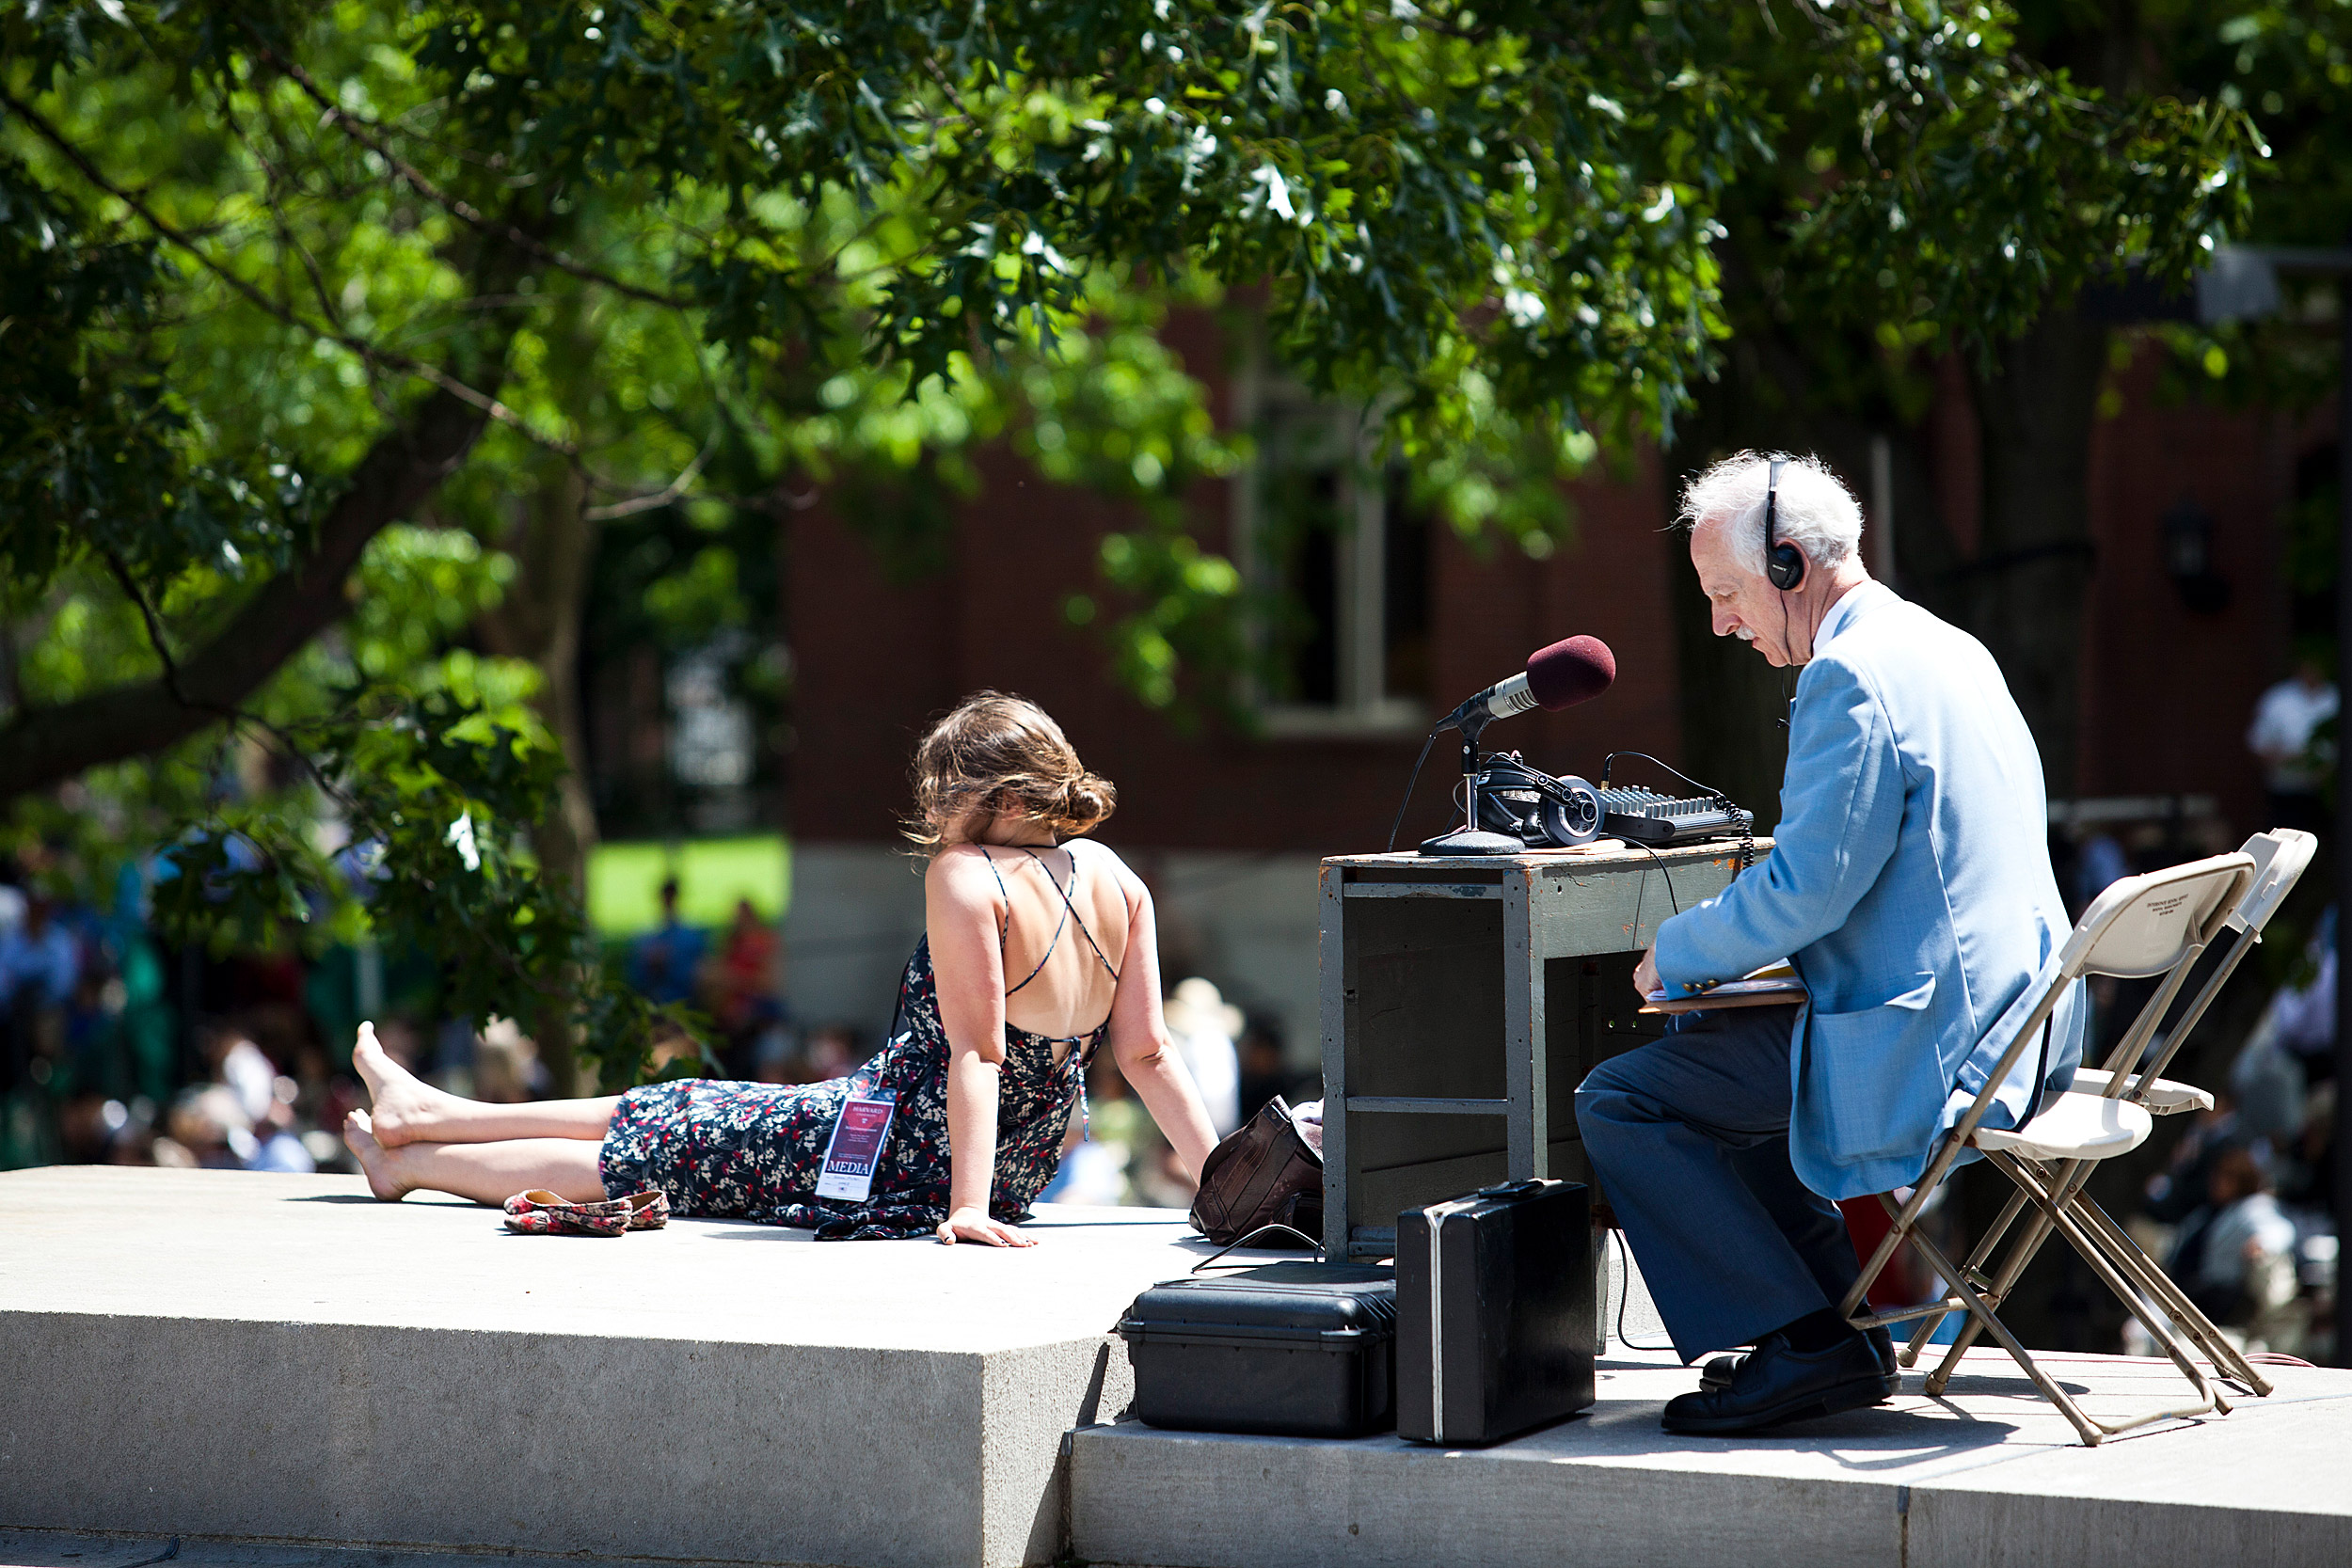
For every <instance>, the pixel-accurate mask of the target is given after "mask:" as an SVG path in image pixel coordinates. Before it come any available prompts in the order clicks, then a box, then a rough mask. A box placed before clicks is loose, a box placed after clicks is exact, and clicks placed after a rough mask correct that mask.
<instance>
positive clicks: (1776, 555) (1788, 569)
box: [1764, 457, 1805, 594]
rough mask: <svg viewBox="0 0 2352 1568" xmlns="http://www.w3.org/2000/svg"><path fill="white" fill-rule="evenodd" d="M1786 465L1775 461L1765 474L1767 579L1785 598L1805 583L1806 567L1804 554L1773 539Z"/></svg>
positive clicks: (1777, 524)
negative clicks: (1793, 589)
mask: <svg viewBox="0 0 2352 1568" xmlns="http://www.w3.org/2000/svg"><path fill="white" fill-rule="evenodd" d="M1787 461H1788V459H1787V458H1783V457H1775V458H1773V459H1772V467H1770V468H1767V469H1766V470H1765V473H1764V576H1765V577H1766V578H1769V579H1770V580H1771V582H1772V586H1773V587H1774V588H1777V589H1779V590H1780V591H1781V592H1782V593H1784V594H1785V593H1787V592H1788V590H1790V589H1791V588H1794V587H1796V586H1798V585H1799V584H1800V583H1802V582H1804V566H1805V562H1804V551H1803V550H1801V549H1799V548H1798V547H1797V546H1794V545H1784V544H1782V543H1781V542H1780V541H1779V540H1778V539H1777V538H1775V537H1774V535H1775V534H1777V533H1778V532H1779V530H1780V469H1781V465H1782V464H1784V463H1786V462H1787Z"/></svg>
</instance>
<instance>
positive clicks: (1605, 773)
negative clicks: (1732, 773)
mask: <svg viewBox="0 0 2352 1568" xmlns="http://www.w3.org/2000/svg"><path fill="white" fill-rule="evenodd" d="M1619 757H1639V758H1640V759H1641V760H1642V761H1644V762H1646V763H1648V764H1649V765H1650V766H1651V767H1652V768H1658V769H1660V770H1661V771H1662V772H1667V773H1672V774H1674V776H1675V777H1676V778H1677V779H1678V780H1680V781H1681V782H1682V783H1684V784H1689V785H1690V786H1691V787H1692V789H1695V790H1697V791H1698V792H1699V793H1700V794H1701V795H1720V794H1722V793H1723V791H1721V790H1719V789H1715V788H1713V787H1711V786H1709V785H1708V784H1701V783H1699V782H1698V780H1696V779H1694V778H1692V777H1691V775H1690V774H1688V773H1685V772H1682V771H1681V770H1679V769H1678V768H1668V767H1667V766H1666V765H1665V764H1664V763H1662V762H1661V761H1659V760H1658V759H1657V758H1656V757H1654V756H1651V755H1650V754H1649V753H1648V752H1610V753H1609V754H1608V755H1607V756H1605V757H1603V758H1601V759H1600V786H1601V788H1603V789H1607V788H1608V787H1609V770H1610V769H1611V768H1614V767H1616V766H1617V759H1618V758H1619Z"/></svg>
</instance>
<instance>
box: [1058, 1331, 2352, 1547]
mask: <svg viewBox="0 0 2352 1568" xmlns="http://www.w3.org/2000/svg"><path fill="white" fill-rule="evenodd" d="M2044 1364H2045V1366H2046V1367H2047V1368H2048V1369H2049V1370H2051V1371H2052V1372H2053V1374H2054V1375H2056V1376H2057V1377H2058V1380H2059V1382H2060V1383H2061V1384H2062V1385H2063V1386H2066V1387H2067V1388H2068V1389H2069V1391H2070V1392H2073V1393H2075V1394H2076V1395H2077V1397H2078V1398H2080V1399H2081V1401H2082V1402H2083V1404H2084V1406H2085V1408H2086V1409H2088V1410H2090V1412H2091V1413H2092V1414H2093V1415H2098V1416H2103V1417H2105V1418H2108V1419H2117V1418H2121V1417H2122V1415H2123V1414H2124V1413H2126V1412H2134V1411H2137V1410H2139V1409H2145V1408H2155V1407H2159V1406H2162V1405H2168V1404H2181V1403H2186V1402H2189V1401H2188V1400H2187V1399H2186V1398H2185V1397H2184V1396H2185V1391H2186V1387H2187V1386H2186V1384H2185V1382H2183V1381H2182V1380H2181V1379H2180V1378H2179V1376H2178V1374H2177V1373H2175V1372H2174V1371H2173V1370H2172V1369H2171V1367H2170V1365H2169V1363H2158V1362H2148V1361H2137V1360H2130V1359H2126V1358H2124V1357H2121V1356H2082V1355H2053V1356H2050V1357H2047V1358H2045V1361H2044ZM2267 1370H2268V1371H2269V1372H2270V1373H2271V1374H2272V1376H2273V1378H2274V1381H2275V1382H2276V1383H2277V1385H2278V1392H2277V1393H2275V1394H2274V1395H2272V1396H2271V1397H2270V1398H2269V1399H2266V1400H2252V1399H2248V1400H2243V1401H2238V1402H2235V1403H2236V1408H2235V1410H2234V1411H2233V1414H2231V1415H2229V1416H2227V1417H2225V1418H2217V1419H2216V1418H2208V1419H2205V1420H2202V1421H2198V1422H2176V1423H2172V1424H2170V1425H2169V1426H2161V1427H2154V1428H2150V1429H2148V1430H2147V1431H2145V1432H2144V1433H2135V1434H2132V1435H2130V1436H2128V1437H2125V1438H2122V1439H2110V1440H2109V1441H2107V1442H2106V1443H2105V1444H2102V1445H2101V1446H2100V1447H2099V1448H2097V1449H2085V1448H2082V1447H2081V1446H2079V1444H2078V1443H2077V1442H2076V1441H2075V1439H2074V1431H2073V1429H2072V1428H2071V1427H2069V1426H2068V1425H2067V1424H2066V1421H2065V1418H2063V1417H2061V1416H2060V1415H2058V1412H2057V1411H2056V1410H2055V1409H2053V1408H2052V1407H2051V1406H2050V1405H2049V1404H2048V1403H2046V1402H2043V1401H2042V1399H2041V1398H2040V1397H2039V1396H2038V1395H2037V1394H2036V1393H2035V1392H2034V1389H2033V1386H2032V1385H2031V1384H2030V1383H2028V1382H2027V1381H2026V1378H2025V1377H2024V1375H2023V1374H2022V1373H2021V1372H2020V1371H2019V1370H2018V1369H2017V1366H2016V1364H2015V1363H2014V1362H2012V1361H2010V1359H2009V1358H2008V1356H2006V1355H2005V1354H2002V1353H2000V1352H1999V1351H1997V1350H1996V1351H1990V1352H1972V1353H1970V1354H1969V1356H1968V1358H1967V1360H1966V1362H1965V1363H1964V1365H1963V1368H1962V1370H1961V1372H1960V1373H1959V1375H1958V1376H1956V1377H1955V1378H1954V1379H1953V1382H1952V1385H1951V1387H1950V1389H1949V1391H1948V1393H1947V1396H1946V1397H1945V1398H1942V1399H1933V1400H1931V1399H1929V1398H1927V1397H1926V1396H1925V1395H1924V1394H1923V1393H1922V1392H1921V1391H1920V1379H1919V1376H1918V1374H1916V1373H1912V1374H1907V1375H1906V1377H1905V1379H1904V1384H1905V1387H1904V1391H1903V1393H1901V1394H1900V1395H1899V1396H1898V1397H1897V1398H1896V1399H1894V1400H1893V1401H1891V1402H1889V1403H1888V1404H1887V1405H1884V1406H1880V1407H1877V1408H1873V1409H1868V1410H1859V1411H1853V1412H1851V1413H1849V1414H1847V1415H1844V1416H1840V1417H1837V1418H1833V1419H1830V1420H1822V1421H1812V1422H1806V1423H1804V1424H1801V1425H1796V1426H1791V1427H1788V1428H1784V1429H1782V1430H1781V1431H1780V1432H1776V1433H1770V1434H1767V1435H1764V1436H1758V1437H1746V1438H1736V1439H1697V1438H1687V1437H1685V1438H1677V1437H1674V1436H1670V1435H1668V1434H1667V1433H1665V1432H1664V1431H1662V1430H1661V1428H1660V1426H1659V1424H1658V1416H1659V1412H1660V1410H1661V1407H1662V1406H1663V1405H1664V1403H1665V1402H1666V1401H1667V1400H1668V1399H1671V1398H1672V1397H1673V1396H1674V1395H1676V1394H1678V1393H1682V1392H1685V1391H1687V1390H1689V1389H1690V1388H1692V1387H1694V1386H1696V1382H1697V1374H1696V1372H1695V1370H1692V1369H1687V1368H1684V1367H1682V1366H1680V1365H1679V1364H1678V1362H1677V1360H1676V1359H1675V1358H1674V1357H1673V1356H1672V1355H1671V1354H1644V1353H1638V1352H1625V1351H1618V1352H1615V1353H1613V1354H1612V1355H1611V1356H1610V1357H1609V1358H1608V1359H1606V1360H1605V1361H1604V1362H1603V1364H1602V1367H1601V1372H1600V1380H1599V1399H1598V1402H1597V1404H1596V1406H1595V1407H1594V1409H1593V1410H1592V1411H1591V1412H1590V1413H1589V1414H1587V1415H1584V1416H1581V1417H1579V1418H1576V1419H1574V1420H1571V1421H1567V1422H1565V1423H1563V1424H1561V1425H1558V1426H1554V1427H1551V1428H1549V1429H1547V1430H1544V1431H1541V1432H1537V1433H1533V1434H1530V1435H1528V1436H1526V1437H1522V1438H1519V1439H1518V1440H1517V1441H1514V1442H1510V1443H1506V1444H1502V1445H1500V1446H1498V1447H1495V1448H1491V1449H1433V1448H1424V1447H1422V1446H1421V1445H1418V1444H1411V1443H1405V1442H1402V1441H1400V1440H1398V1439H1397V1438H1395V1437H1394V1436H1387V1437H1373V1438H1364V1439H1359V1440H1358V1441H1355V1442H1322V1441H1311V1440H1304V1439H1292V1438H1268V1437H1231V1436H1216V1435H1206V1434H1195V1433H1170V1432H1159V1431H1155V1430H1153V1429H1152V1428H1150V1427H1147V1426H1143V1425H1140V1424H1137V1423H1136V1422H1133V1421H1120V1422H1118V1423H1115V1424H1111V1425H1105V1426H1097V1427H1094V1428H1091V1429H1089V1430H1087V1431H1084V1432H1081V1433H1077V1434H1076V1436H1075V1437H1074V1439H1073V1445H1072V1467H1071V1476H1070V1518H1071V1532H1072V1544H1073V1548H1074V1550H1075V1552H1076V1554H1077V1555H1078V1556H1079V1557H1080V1558H1082V1559H1085V1560H1089V1561H1091V1562H1094V1563H1098V1564H1107V1563H1118V1564H1122V1565H1126V1564H1133V1565H1149V1568H1325V1565H1330V1568H1340V1565H1345V1568H1425V1565H1427V1564H1431V1563H1477V1564H1480V1565H1481V1568H1520V1565H1524V1568H1556V1565H1558V1564H1560V1563H1564V1562H1573V1563H1575V1564H1576V1565H1577V1568H1653V1565H1655V1568H1692V1565H1697V1564H1726V1565H1747V1564H1763V1563H1788V1564H1792V1565H1794V1564H1802V1565H1804V1568H1839V1565H1845V1564H1852V1565H1856V1568H1861V1565H1868V1568H1897V1565H1899V1568H1981V1565H1982V1564H1986V1563H2004V1562H2013V1563H2042V1562H2063V1563H2067V1564H2070V1565H2072V1564H2084V1565H2092V1568H2171V1565H2174V1564H2178V1565H2180V1568H2216V1565H2217V1564H2223V1563H2241V1562H2244V1563H2254V1562H2260V1563H2264V1564H2265V1565H2281V1568H2284V1565H2298V1568H2299V1565H2303V1564H2310V1565H2312V1568H2320V1565H2328V1568H2342V1565H2343V1564H2344V1563H2346V1562H2352V1485H2347V1484H2346V1483H2345V1481H2344V1457H2345V1455H2346V1454H2348V1453H2352V1372H2345V1371H2338V1370H2297V1369H2292V1368H2276V1369H2267Z"/></svg>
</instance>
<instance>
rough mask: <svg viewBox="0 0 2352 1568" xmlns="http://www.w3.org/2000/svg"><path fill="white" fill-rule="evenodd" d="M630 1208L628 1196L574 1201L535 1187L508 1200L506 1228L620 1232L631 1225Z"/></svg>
mask: <svg viewBox="0 0 2352 1568" xmlns="http://www.w3.org/2000/svg"><path fill="white" fill-rule="evenodd" d="M631 1212H632V1211H631V1210H630V1208H629V1204H628V1199H627V1198H625V1197H614V1198H607V1199H605V1200H603V1201H602V1202H599V1203H573V1202H570V1201H568V1200H566V1199H565V1198H564V1196H562V1195H561V1194H559V1193H551V1192H548V1191H547V1190H546V1189H545V1188H542V1187H534V1188H532V1190H531V1191H530V1192H527V1193H516V1195H515V1196H513V1197H510V1198H508V1199H507V1200H506V1228H507V1229H509V1230H512V1231H514V1232H516V1234H517V1235H523V1236H618V1235H621V1234H622V1233H623V1232H625V1231H627V1230H628V1228H629V1216H630V1213H631Z"/></svg>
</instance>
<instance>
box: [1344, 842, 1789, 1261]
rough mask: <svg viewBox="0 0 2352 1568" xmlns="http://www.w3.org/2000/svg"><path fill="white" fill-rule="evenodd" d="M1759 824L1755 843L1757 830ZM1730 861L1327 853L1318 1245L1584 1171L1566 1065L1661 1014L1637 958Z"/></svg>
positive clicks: (1379, 1237) (1633, 1035)
mask: <svg viewBox="0 0 2352 1568" xmlns="http://www.w3.org/2000/svg"><path fill="white" fill-rule="evenodd" d="M1771 847H1772V841H1771V840H1770V839H1764V838H1759V839H1757V840H1756V855H1757V858H1758V859H1759V860H1761V859H1762V857H1763V856H1764V855H1765V854H1766V853H1767V852H1769V851H1770V849H1771ZM1739 863H1740V860H1739V848H1738V846H1737V845H1736V844H1724V843H1717V844H1704V845H1693V846H1691V847H1685V848H1679V849H1662V850H1660V851H1659V852H1658V854H1657V857H1656V858H1655V859H1653V858H1652V857H1651V856H1650V855H1649V854H1647V853H1645V851H1643V850H1641V849H1638V848H1632V847H1626V848H1622V849H1607V850H1599V851H1596V852H1589V853H1588V852H1584V851H1580V850H1573V849H1566V850H1562V849H1553V850H1541V851H1535V852H1531V853H1528V854H1522V855H1498V856H1492V857H1482V858H1472V857H1459V858H1455V857H1445V858H1425V857H1423V856H1421V855H1414V854H1394V855H1338V856H1334V857H1332V858H1330V859H1328V860H1327V861H1325V862H1324V863H1323V871H1322V905H1321V926H1322V937H1321V949H1320V963H1321V968H1322V986H1323V996H1322V1006H1321V1009H1320V1012H1321V1017H1322V1025H1323V1116H1324V1120H1323V1157H1324V1167H1323V1169H1324V1175H1323V1182H1324V1210H1323V1212H1324V1222H1323V1224H1324V1247H1325V1252H1326V1256H1327V1257H1330V1258H1334V1259H1338V1258H1348V1257H1357V1258H1366V1257H1369V1258H1384V1257H1387V1256H1389V1255H1390V1254H1391V1252H1393V1251H1394V1249H1395V1241H1396V1215H1397V1213H1398V1212H1399V1211H1400V1210H1404V1209H1408V1208H1417V1207H1419V1206H1421V1205H1422V1204H1426V1203H1434V1202H1437V1201H1438V1200H1439V1199H1441V1198H1447V1197H1453V1196H1457V1195H1459V1194H1462V1193H1467V1192H1471V1191H1474V1190H1475V1189H1477V1188H1479V1187H1483V1186H1488V1185H1491V1184H1493V1183H1495V1182H1498V1181H1504V1180H1514V1181H1516V1180H1525V1179H1527V1178H1530V1177H1540V1176H1557V1177H1565V1178H1567V1179H1569V1180H1588V1179H1589V1175H1590V1172H1589V1169H1588V1167H1587V1166H1586V1164H1585V1161H1584V1148H1583V1143H1582V1140H1581V1138H1579V1136H1578V1135H1577V1130H1576V1115H1575V1106H1574V1100H1573V1096H1574V1094H1575V1092H1576V1085H1578V1084H1580V1083H1581V1082H1582V1081H1583V1078H1584V1075H1585V1073H1587V1072H1589V1071H1591V1070H1592V1069H1593V1068H1594V1067H1595V1066H1596V1065H1597V1064H1598V1063H1600V1062H1601V1061H1603V1060H1606V1059H1607V1058H1608V1057H1610V1056H1613V1055H1615V1054H1617V1053H1619V1052H1621V1051H1626V1050H1630V1049H1631V1048H1632V1047H1634V1046H1636V1045H1638V1044H1640V1043H1641V1042H1642V1041H1643V1040H1645V1039H1650V1038H1654V1037H1656V1036H1657V1035H1658V1034H1659V1033H1660V1031H1661V1022H1662V1021H1661V1020H1660V1019H1658V1018H1656V1017H1649V1018H1642V1017H1639V1016H1637V1008H1638V1006H1639V1005H1640V1004H1639V1002H1638V999H1637V998H1636V997H1635V996H1634V994H1633V966H1634V965H1635V964H1636V963H1637V962H1639V961H1640V958H1641V955H1642V953H1643V951H1644V950H1645V949H1646V948H1647V947H1648V946H1649V944H1650V942H1651V940H1652V939H1653V938H1654V937H1655V936H1656V935H1657V929H1658V927H1659V925H1660V923H1661V922H1662V921H1664V920H1666V919H1667V918H1668V917H1669V916H1670V915H1672V914H1673V913H1674V912H1675V909H1676V907H1677V905H1679V906H1680V907H1681V908H1682V909H1686V910H1687V909H1689V908H1690V907H1691V906H1692V904H1695V903H1697V902H1698V901H1699V900H1701V899H1704V898H1709V897H1712V896H1713V895H1716V894H1718V893H1721V892H1722V891H1723V890H1724V888H1725V887H1726V886H1728V885H1729V884H1730V881H1731V879H1732V877H1733V876H1734V875H1735V874H1736V872H1737V869H1738V867H1739ZM1670 880H1671V883H1672V888H1671V892H1670V891H1669V886H1668V883H1669V881H1670Z"/></svg>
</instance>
